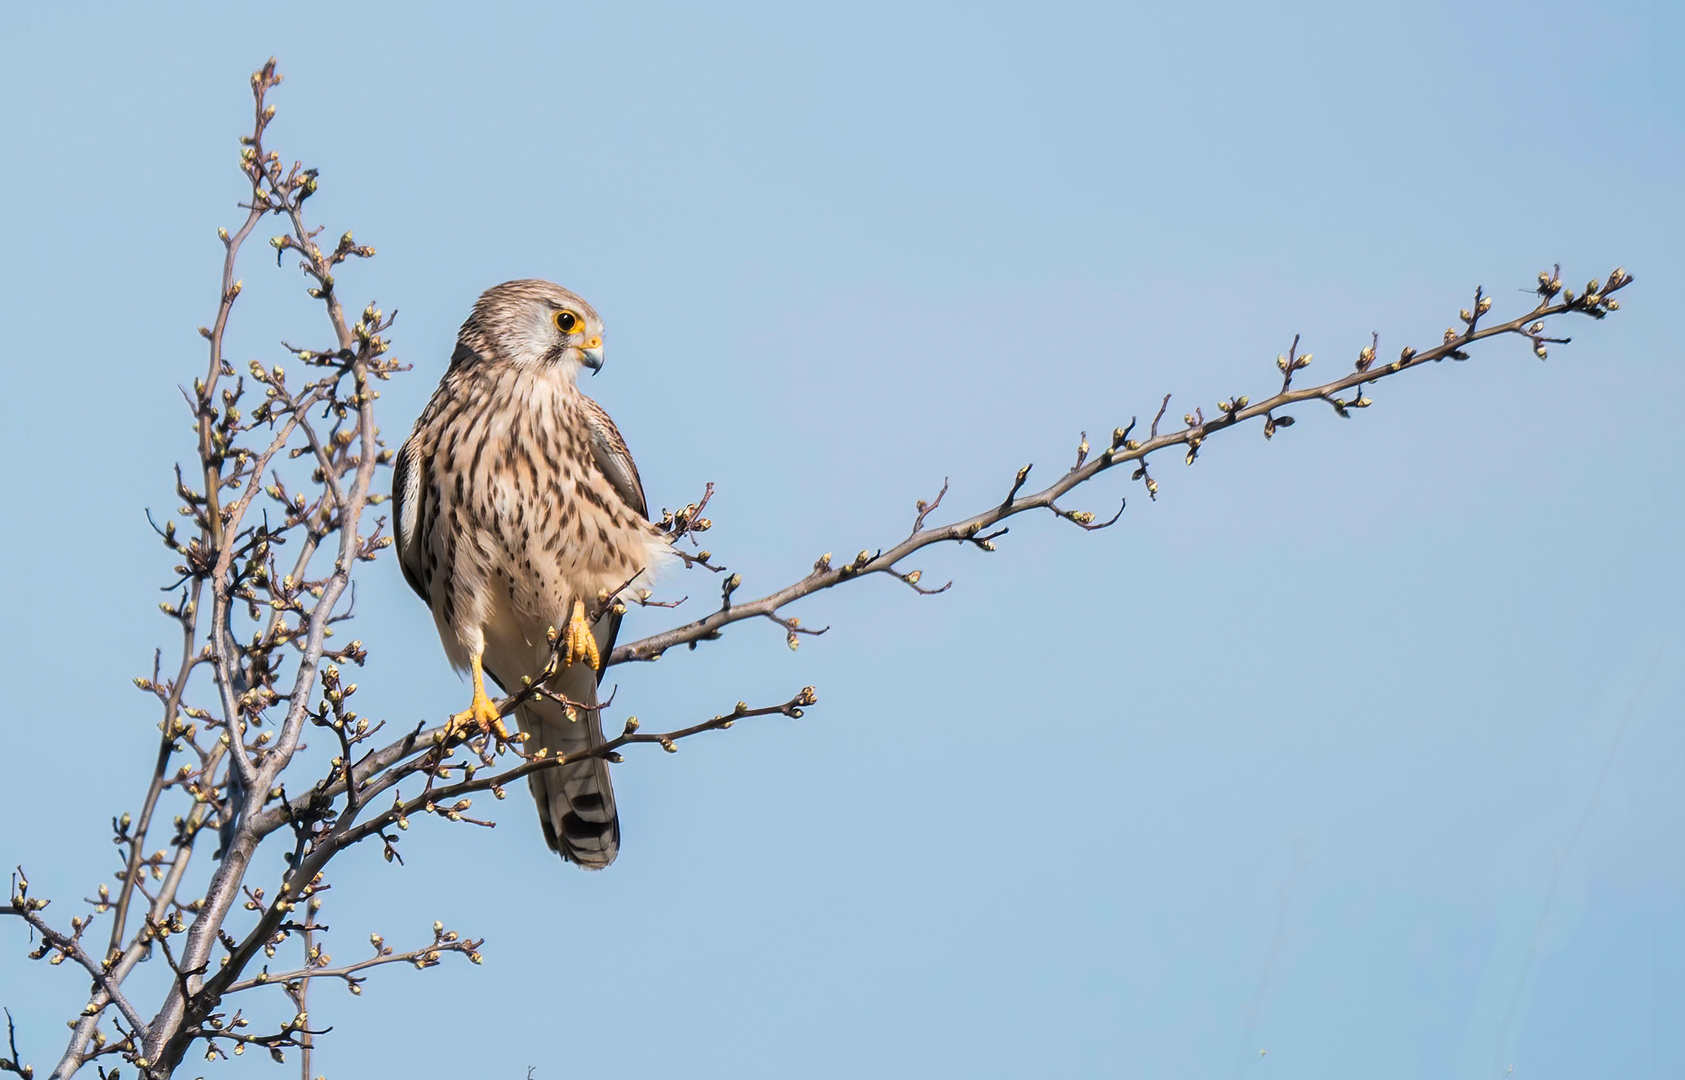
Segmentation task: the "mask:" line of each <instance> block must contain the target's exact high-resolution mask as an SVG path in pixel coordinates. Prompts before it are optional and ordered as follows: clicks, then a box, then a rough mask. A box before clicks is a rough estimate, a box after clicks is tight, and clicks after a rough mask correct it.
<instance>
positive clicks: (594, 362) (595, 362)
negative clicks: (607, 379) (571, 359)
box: [579, 337, 603, 375]
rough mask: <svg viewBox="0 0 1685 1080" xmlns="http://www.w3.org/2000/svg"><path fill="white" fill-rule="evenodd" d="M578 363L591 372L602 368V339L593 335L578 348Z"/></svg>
mask: <svg viewBox="0 0 1685 1080" xmlns="http://www.w3.org/2000/svg"><path fill="white" fill-rule="evenodd" d="M579 354H580V356H581V358H582V359H581V360H580V363H582V364H584V365H585V366H586V367H588V368H590V369H591V374H593V375H595V374H596V373H597V372H599V371H601V370H603V339H602V338H600V337H594V338H592V339H591V340H590V341H587V342H586V343H585V344H584V345H582V346H581V347H580V349H579Z"/></svg>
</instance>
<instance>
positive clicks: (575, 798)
mask: <svg viewBox="0 0 1685 1080" xmlns="http://www.w3.org/2000/svg"><path fill="white" fill-rule="evenodd" d="M602 365H603V324H602V320H601V319H599V318H598V317H597V313H596V311H594V310H592V308H591V305H590V304H587V303H586V302H585V301H584V300H581V299H580V298H579V297H577V296H575V295H574V294H573V293H571V292H569V291H568V290H566V289H564V288H562V287H561V286H559V285H552V284H551V283H550V282H547V281H510V282H505V283H504V284H502V285H498V286H496V287H495V288H492V289H488V290H487V291H486V293H485V294H484V295H483V296H481V297H480V299H479V301H478V302H477V303H476V304H475V305H474V311H473V313H472V314H471V315H469V316H468V321H466V322H464V323H463V324H462V330H461V332H460V333H459V334H458V335H457V340H456V351H455V352H453V353H452V354H451V361H450V369H449V370H448V371H446V372H445V376H444V378H443V379H441V380H440V381H439V388H438V389H437V390H436V391H434V393H433V398H432V400H431V401H429V402H428V403H427V408H426V410H425V411H424V412H423V413H422V414H421V419H419V420H417V421H416V424H415V430H414V431H412V432H411V433H410V437H409V440H408V441H407V442H405V443H404V448H403V450H402V451H401V452H400V453H399V455H398V461H397V466H396V469H395V471H394V474H393V478H392V492H393V498H394V500H395V502H396V518H397V546H398V564H399V566H401V567H402V568H403V572H404V578H405V579H406V580H407V581H408V582H409V583H410V586H411V587H412V588H414V589H415V591H416V592H417V593H419V594H420V596H421V598H422V599H423V600H425V601H427V604H428V606H429V607H430V608H432V610H433V619H434V621H435V622H436V623H437V624H438V628H439V637H440V638H441V639H442V640H443V641H444V646H445V655H446V656H447V657H449V658H450V661H451V663H452V665H454V666H455V667H456V668H457V669H458V670H459V671H460V670H462V669H467V670H468V671H469V672H470V673H471V674H472V676H473V680H474V697H473V701H472V703H471V704H470V705H469V707H468V709H467V710H466V711H464V712H461V713H458V714H457V715H456V716H454V717H452V718H451V727H452V729H453V731H455V732H466V731H474V732H485V731H496V732H497V733H498V734H499V735H500V736H501V735H504V734H506V732H505V731H504V729H503V724H502V722H501V720H499V718H498V713H497V708H496V706H494V705H493V704H492V702H491V699H490V698H488V697H487V695H486V689H485V681H484V676H485V675H490V676H491V677H492V679H494V680H495V681H496V682H497V684H498V685H499V686H501V687H503V688H504V689H505V690H510V689H513V688H517V687H519V686H520V685H521V679H522V677H523V676H535V675H537V674H538V673H539V671H540V670H541V669H542V668H543V667H544V665H545V664H546V662H547V661H548V660H549V657H550V648H551V646H550V642H549V640H548V639H547V636H546V635H547V634H548V632H549V631H550V630H551V629H552V628H556V629H558V630H560V632H561V634H562V639H561V640H562V641H563V643H564V645H565V656H564V663H563V664H562V666H561V667H560V668H559V670H558V671H557V673H556V674H555V675H554V676H553V677H552V678H551V679H550V680H549V681H548V682H547V683H546V684H545V689H546V690H548V691H550V692H551V693H552V694H555V695H557V696H559V697H561V698H563V699H565V700H566V701H567V702H570V703H573V704H574V705H576V706H578V707H577V708H572V707H570V706H569V705H567V704H563V703H562V702H558V701H555V700H552V699H550V698H540V697H534V698H532V699H529V700H528V701H526V702H523V703H522V704H521V705H520V706H519V707H518V708H517V709H516V710H515V718H516V720H517V722H518V723H519V724H520V727H521V730H522V731H523V732H525V733H526V743H525V748H526V750H527V751H529V752H531V751H536V750H539V749H544V750H548V751H549V753H550V755H551V756H558V755H560V756H566V755H572V754H577V753H579V752H580V751H582V750H585V749H587V748H588V747H590V746H593V745H598V744H600V743H601V742H602V741H603V734H602V719H601V716H600V715H599V711H598V709H597V708H596V707H595V706H596V705H597V683H598V681H599V680H600V678H601V676H600V674H599V673H598V672H599V669H600V668H601V666H602V665H601V658H602V657H604V656H606V655H607V654H608V652H609V650H610V649H612V648H613V647H614V638H615V633H616V632H617V631H618V630H619V627H620V616H619V615H616V614H614V613H612V611H611V612H606V613H604V614H603V615H601V616H600V617H599V618H598V619H597V621H596V623H595V625H592V624H591V622H590V621H589V619H588V616H587V608H588V607H592V608H594V607H597V606H600V598H601V597H602V596H603V595H604V594H605V593H609V592H613V591H614V590H616V589H620V588H621V587H623V586H626V585H627V584H628V583H629V582H630V583H631V586H632V588H633V589H636V588H638V587H639V586H641V585H647V584H648V578H649V575H650V573H651V571H652V570H653V569H654V568H655V567H656V566H657V564H658V563H659V562H660V561H661V560H662V559H664V558H669V557H670V555H671V551H670V548H669V546H668V540H667V537H666V536H665V535H664V534H663V533H662V532H661V531H660V530H659V529H657V528H656V527H655V526H654V525H651V524H650V522H649V520H648V517H649V510H648V504H647V503H646V502H645V500H644V490H643V484H642V482H641V481H640V480H639V479H638V470H637V467H636V466H634V465H633V464H632V455H631V454H630V453H629V452H628V451H627V449H626V443H625V441H624V440H622V439H621V437H620V432H619V431H617V430H616V429H615V426H614V421H612V420H610V419H609V417H608V414H607V413H606V412H604V411H603V410H602V407H601V406H599V405H598V404H597V403H596V402H594V401H592V400H591V399H590V398H588V397H586V396H585V395H584V394H582V393H581V392H580V390H579V387H578V385H577V384H576V380H577V378H578V376H579V370H580V368H590V369H591V370H592V371H593V372H595V371H597V370H598V369H600V368H601V367H602ZM611 606H612V605H611ZM570 714H571V715H570ZM528 780H529V782H530V783H531V785H532V794H533V798H534V799H535V800H536V801H537V802H538V820H539V824H540V825H541V826H542V827H543V829H544V839H545V841H546V842H547V843H549V845H550V847H551V848H552V849H553V850H554V851H556V852H557V853H558V854H559V855H561V857H562V858H564V859H567V860H569V861H571V862H575V863H578V864H579V865H580V866H582V867H585V868H587V869H593V870H598V869H602V868H603V867H605V866H607V865H609V863H611V862H613V861H614V857H615V854H616V853H617V852H618V851H619V847H620V822H619V819H618V817H617V816H616V814H615V808H614V789H613V788H612V787H611V785H610V783H609V773H608V763H607V762H605V761H603V760H602V759H600V758H597V759H591V760H588V761H581V762H579V763H577V764H568V765H562V766H559V767H554V768H549V769H540V770H539V771H537V772H534V773H532V774H530V775H529V777H528Z"/></svg>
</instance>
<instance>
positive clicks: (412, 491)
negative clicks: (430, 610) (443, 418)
mask: <svg viewBox="0 0 1685 1080" xmlns="http://www.w3.org/2000/svg"><path fill="white" fill-rule="evenodd" d="M426 491H427V463H426V462H425V461H423V460H422V459H421V442H420V440H418V439H416V438H415V437H413V436H412V437H411V438H410V439H409V440H408V441H406V442H405V443H404V446H403V449H401V450H399V451H398V460H397V461H396V462H395V463H394V465H393V469H392V503H393V506H392V509H393V514H392V517H393V519H394V520H393V536H394V538H395V539H396V540H397V547H398V567H399V569H401V570H403V572H404V580H405V581H407V582H409V583H410V588H412V589H414V590H415V591H416V595H418V596H420V597H421V598H422V599H423V600H425V601H427V603H428V604H429V605H431V604H432V602H433V601H432V598H431V597H429V596H428V595H427V586H426V584H425V582H426V578H425V575H424V574H423V573H422V560H423V558H424V554H423V551H424V548H425V538H423V537H422V536H421V535H420V532H421V530H420V523H421V520H422V518H423V516H424V514H425V507H424V506H423V505H422V503H423V496H424V494H425V492H426Z"/></svg>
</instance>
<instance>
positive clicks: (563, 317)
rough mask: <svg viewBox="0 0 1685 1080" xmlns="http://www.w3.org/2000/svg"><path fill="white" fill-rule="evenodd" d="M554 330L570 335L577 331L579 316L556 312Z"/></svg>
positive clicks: (566, 312)
mask: <svg viewBox="0 0 1685 1080" xmlns="http://www.w3.org/2000/svg"><path fill="white" fill-rule="evenodd" d="M556 329H558V330H560V331H561V332H562V333H564V334H571V333H573V332H574V331H575V330H578V329H579V316H578V315H575V314H574V313H573V312H571V311H558V312H556Z"/></svg>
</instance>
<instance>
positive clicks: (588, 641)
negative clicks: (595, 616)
mask: <svg viewBox="0 0 1685 1080" xmlns="http://www.w3.org/2000/svg"><path fill="white" fill-rule="evenodd" d="M566 645H567V651H566V652H564V653H563V654H562V663H563V664H566V665H568V666H570V667H571V666H572V665H573V662H574V660H575V658H578V659H582V660H584V661H585V662H586V663H587V664H590V665H591V670H592V671H599V670H601V669H602V666H603V657H602V654H601V653H599V652H598V651H597V636H596V635H595V634H593V633H591V624H590V623H589V622H587V621H586V620H585V601H583V600H575V601H574V602H573V617H572V618H571V619H569V620H568V628H567V637H566Z"/></svg>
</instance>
